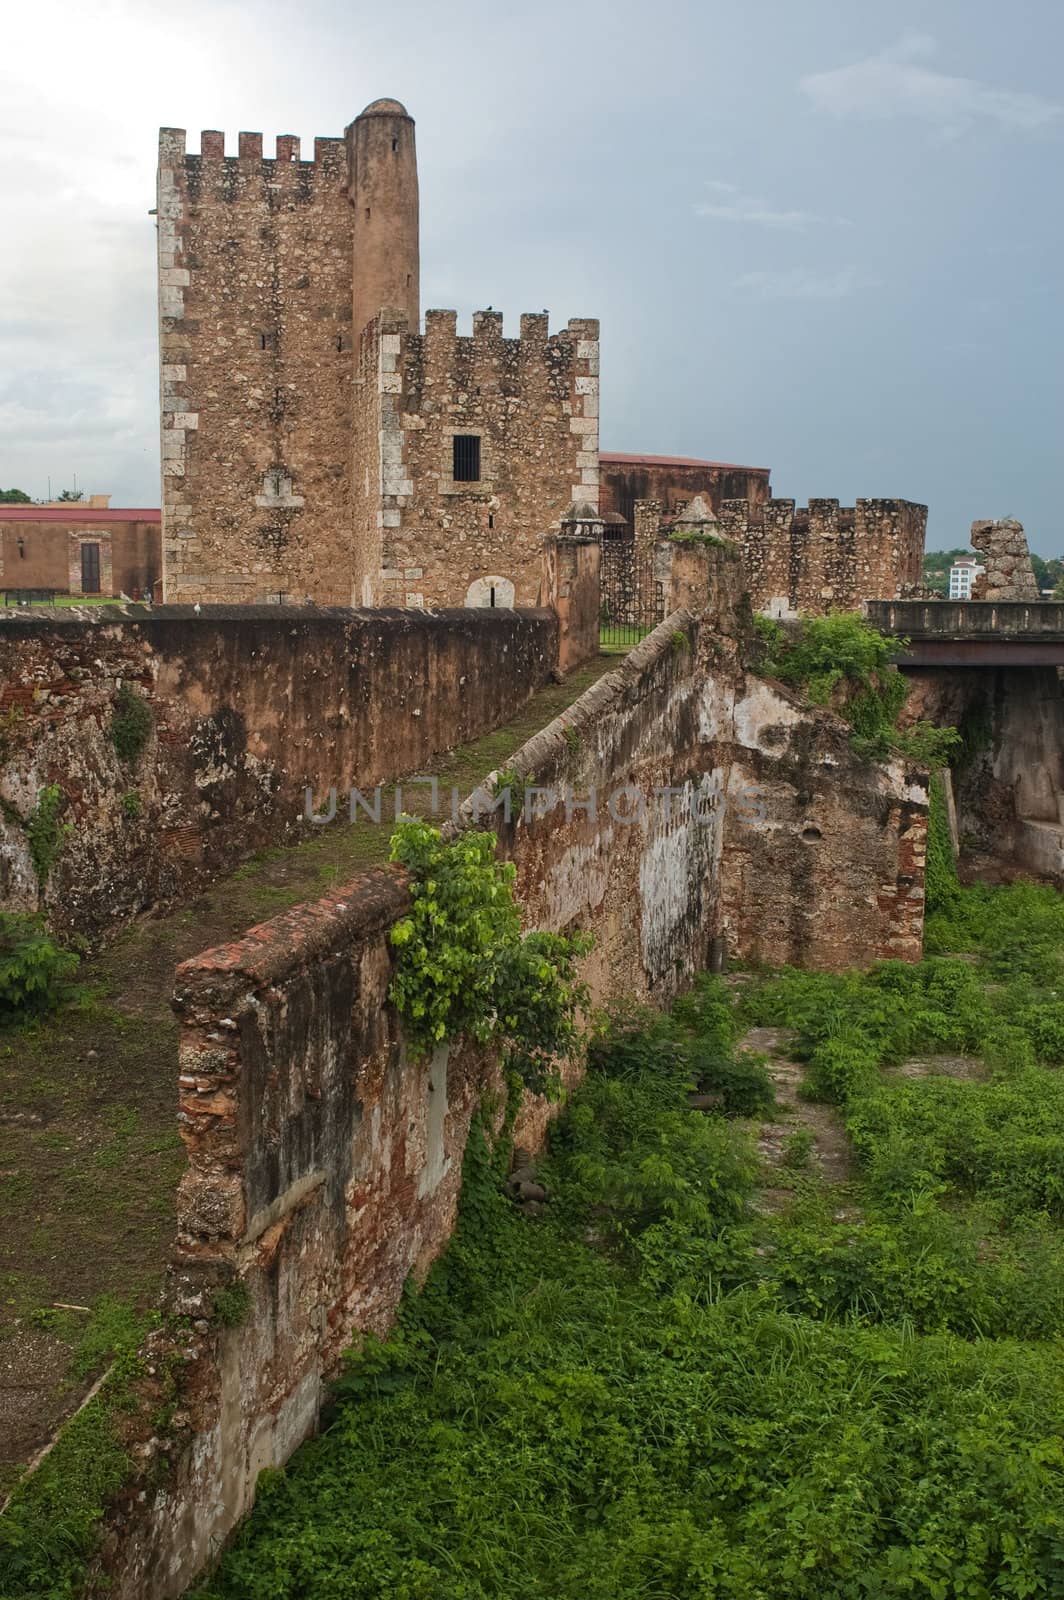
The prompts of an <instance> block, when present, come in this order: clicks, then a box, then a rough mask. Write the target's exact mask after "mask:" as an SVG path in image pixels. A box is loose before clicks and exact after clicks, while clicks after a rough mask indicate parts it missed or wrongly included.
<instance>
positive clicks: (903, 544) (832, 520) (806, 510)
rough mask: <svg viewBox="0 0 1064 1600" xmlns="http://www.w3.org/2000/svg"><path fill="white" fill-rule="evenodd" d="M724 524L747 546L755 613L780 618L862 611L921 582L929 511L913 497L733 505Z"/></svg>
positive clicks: (722, 516) (729, 505)
mask: <svg viewBox="0 0 1064 1600" xmlns="http://www.w3.org/2000/svg"><path fill="white" fill-rule="evenodd" d="M720 527H721V532H722V533H725V534H727V535H728V536H729V537H730V538H733V539H735V540H737V541H738V543H739V545H740V548H741V549H742V554H743V569H744V572H745V577H746V586H747V588H748V589H749V591H750V598H751V601H752V602H753V605H754V608H755V610H758V611H768V612H771V613H772V614H773V615H775V616H787V615H794V614H795V613H797V612H799V611H802V612H811V613H813V614H815V615H819V614H821V613H823V612H825V611H856V610H859V609H860V607H861V605H862V604H863V602H864V601H866V600H873V599H878V600H892V599H896V598H900V597H902V596H904V595H906V594H909V593H912V592H913V591H914V590H915V589H916V588H918V587H919V585H920V583H921V581H922V576H923V553H924V533H925V530H926V527H927V507H926V506H921V505H916V504H914V503H913V502H912V501H909V500H858V502H857V504H856V506H855V507H853V506H840V505H839V502H838V501H837V500H810V502H809V505H808V507H801V508H798V509H796V508H795V504H794V501H793V500H768V501H766V502H765V503H764V504H763V505H757V506H753V505H750V504H749V503H748V502H747V501H745V500H728V501H725V502H724V504H723V506H722V507H721V510H720Z"/></svg>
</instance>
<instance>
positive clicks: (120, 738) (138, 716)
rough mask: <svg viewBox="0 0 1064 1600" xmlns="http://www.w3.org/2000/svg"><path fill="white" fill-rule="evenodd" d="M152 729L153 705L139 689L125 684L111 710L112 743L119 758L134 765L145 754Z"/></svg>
mask: <svg viewBox="0 0 1064 1600" xmlns="http://www.w3.org/2000/svg"><path fill="white" fill-rule="evenodd" d="M151 730H152V713H151V706H150V705H149V704H148V702H147V701H146V700H145V699H143V697H142V696H141V695H139V694H138V693H137V691H136V690H135V689H133V688H131V687H130V686H129V684H125V683H124V684H123V685H122V687H121V688H120V689H119V691H118V693H117V694H116V695H115V699H114V705H113V707H112V710H111V743H112V744H113V745H114V747H115V749H116V750H117V751H118V756H119V760H121V761H124V762H125V763H126V765H127V766H130V767H131V766H133V765H135V763H136V762H137V761H138V760H139V759H140V757H141V755H142V754H143V751H144V747H145V745H146V744H147V742H148V738H149V735H150V734H151Z"/></svg>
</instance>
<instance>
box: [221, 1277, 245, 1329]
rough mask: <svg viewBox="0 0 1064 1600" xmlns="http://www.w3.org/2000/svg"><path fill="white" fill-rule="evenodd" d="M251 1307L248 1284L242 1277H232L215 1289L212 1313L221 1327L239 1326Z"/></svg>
mask: <svg viewBox="0 0 1064 1600" xmlns="http://www.w3.org/2000/svg"><path fill="white" fill-rule="evenodd" d="M250 1307H251V1297H250V1295H249V1293H248V1286H247V1284H246V1283H245V1282H244V1280H243V1278H234V1279H233V1281H232V1282H231V1283H226V1284H223V1285H222V1287H221V1288H220V1289H218V1290H216V1291H215V1295H214V1300H213V1302H212V1315H213V1317H214V1320H215V1322H217V1323H219V1324H220V1325H221V1326H222V1327H223V1328H239V1327H240V1325H241V1323H242V1322H243V1321H244V1320H245V1318H246V1317H247V1314H248V1311H249V1309H250Z"/></svg>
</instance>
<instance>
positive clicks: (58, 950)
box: [0, 911, 78, 1023]
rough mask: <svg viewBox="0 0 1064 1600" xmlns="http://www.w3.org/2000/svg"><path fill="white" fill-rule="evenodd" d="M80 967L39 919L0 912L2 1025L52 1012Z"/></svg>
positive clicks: (0, 1014) (0, 1001)
mask: <svg viewBox="0 0 1064 1600" xmlns="http://www.w3.org/2000/svg"><path fill="white" fill-rule="evenodd" d="M77 967H78V958H77V956H76V955H75V954H74V953H73V952H72V951H70V950H64V949H63V948H62V947H61V946H60V945H58V944H56V943H55V941H54V939H52V937H51V936H50V934H49V933H48V931H47V929H46V928H45V925H44V922H43V920H42V919H41V918H40V917H36V916H26V915H23V914H21V913H19V912H10V911H0V1022H2V1023H10V1022H14V1021H18V1020H19V1019H20V1018H24V1017H27V1016H39V1015H41V1014H42V1013H43V1012H46V1011H50V1010H51V1009H52V1008H53V1007H54V1006H55V1005H56V1004H57V1003H58V1001H59V998H60V995H61V993H62V989H63V985H64V983H65V982H66V980H67V979H69V978H71V977H73V975H74V973H75V972H76V971H77Z"/></svg>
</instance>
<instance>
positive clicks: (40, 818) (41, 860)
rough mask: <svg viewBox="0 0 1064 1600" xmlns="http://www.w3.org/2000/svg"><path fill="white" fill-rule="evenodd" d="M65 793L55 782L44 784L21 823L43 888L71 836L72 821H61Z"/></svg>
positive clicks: (34, 868) (38, 880) (35, 870)
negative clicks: (35, 803)
mask: <svg viewBox="0 0 1064 1600" xmlns="http://www.w3.org/2000/svg"><path fill="white" fill-rule="evenodd" d="M65 804H66V796H65V795H64V793H63V791H62V789H61V788H60V787H59V785H58V784H57V783H50V784H47V785H46V786H45V787H44V788H43V789H42V790H41V791H40V793H39V794H38V796H37V805H36V807H35V808H34V810H33V811H32V812H31V813H30V815H29V817H28V818H27V819H26V822H25V823H24V827H25V830H26V836H27V838H28V839H29V844H30V859H31V860H32V862H33V870H34V872H35V873H36V874H37V882H38V883H39V884H40V886H41V888H42V889H43V888H44V886H45V884H46V883H47V882H48V878H49V875H50V873H51V870H52V868H53V867H54V866H55V863H56V861H57V860H58V859H59V856H60V855H61V854H62V850H63V846H64V844H65V843H66V841H67V839H69V837H70V833H71V824H70V823H69V822H60V820H59V817H60V814H61V813H62V810H63V807H64V805H65Z"/></svg>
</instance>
